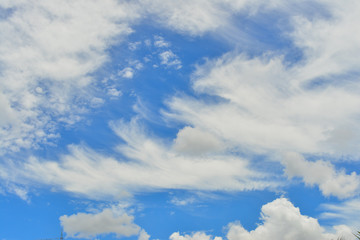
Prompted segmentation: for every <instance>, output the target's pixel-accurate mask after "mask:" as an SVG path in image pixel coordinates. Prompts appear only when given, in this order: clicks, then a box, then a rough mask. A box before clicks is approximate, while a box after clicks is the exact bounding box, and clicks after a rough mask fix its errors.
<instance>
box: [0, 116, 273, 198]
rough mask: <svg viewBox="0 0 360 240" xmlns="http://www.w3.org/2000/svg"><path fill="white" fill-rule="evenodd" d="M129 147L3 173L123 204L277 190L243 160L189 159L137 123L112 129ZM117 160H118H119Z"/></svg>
mask: <svg viewBox="0 0 360 240" xmlns="http://www.w3.org/2000/svg"><path fill="white" fill-rule="evenodd" d="M111 126H112V128H113V129H114V131H115V133H116V134H117V135H118V136H119V137H120V138H121V139H122V140H123V141H124V142H125V143H124V144H121V145H118V146H117V148H116V150H117V151H118V152H119V153H121V156H123V157H118V158H115V157H111V156H107V155H105V154H101V153H98V152H95V151H94V150H92V149H90V148H87V147H84V146H76V145H71V146H69V153H68V154H66V155H62V156H61V157H60V159H59V161H50V160H41V159H37V158H35V157H31V158H29V159H28V160H27V161H25V162H23V163H20V162H19V163H11V162H10V163H8V164H3V165H1V167H0V169H2V170H3V172H4V173H6V174H5V175H4V176H2V177H3V178H5V179H7V180H8V181H10V182H15V183H21V184H24V185H27V184H32V183H33V182H36V183H40V184H43V185H49V186H52V187H53V188H54V189H61V190H64V191H68V192H72V193H77V194H82V195H85V196H87V197H89V198H96V199H118V198H122V197H124V196H127V194H128V193H136V192H139V191H142V190H156V189H192V190H221V191H242V190H253V189H264V188H267V187H275V186H277V183H276V182H274V181H271V180H269V179H267V177H266V174H264V173H259V172H256V171H254V170H252V169H251V168H250V166H249V163H248V161H247V160H245V159H242V158H240V157H238V156H231V155H224V154H220V155H218V154H214V155H208V156H191V157H189V156H186V155H180V154H178V153H177V152H174V151H171V150H169V149H171V146H168V145H166V144H164V143H162V141H161V140H160V139H156V138H154V137H153V138H150V137H149V136H148V135H146V134H145V130H144V129H143V128H142V127H141V125H139V124H138V123H137V122H136V121H135V120H133V121H132V122H130V123H124V122H122V121H118V122H113V123H112V124H111ZM115 155H117V154H115Z"/></svg>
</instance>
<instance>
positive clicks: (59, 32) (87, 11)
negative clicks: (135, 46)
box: [0, 0, 137, 154]
mask: <svg viewBox="0 0 360 240" xmlns="http://www.w3.org/2000/svg"><path fill="white" fill-rule="evenodd" d="M0 7H1V11H5V12H6V13H8V14H6V15H5V16H6V17H5V18H1V19H0V31H1V32H2V34H1V36H0V42H1V44H0V64H1V76H0V79H1V81H0V100H1V101H0V102H1V103H0V111H1V112H2V113H4V114H5V116H6V117H2V118H1V120H0V144H1V146H2V148H1V151H0V154H1V153H6V152H7V151H18V150H19V149H20V148H30V147H36V146H37V144H43V143H46V142H48V141H51V139H53V138H56V137H58V132H57V131H56V129H57V127H58V126H59V124H60V125H61V124H62V125H66V124H73V123H74V122H77V121H79V119H80V117H81V114H82V113H84V112H85V111H86V108H87V104H89V102H90V101H91V99H92V97H93V96H92V95H93V94H92V93H90V91H88V90H89V89H88V88H87V87H88V86H90V85H91V84H92V83H93V82H94V81H95V80H94V79H93V78H92V77H91V76H90V74H91V73H94V72H95V71H96V70H97V69H99V67H100V66H102V65H103V64H104V63H105V62H106V61H107V60H108V56H107V53H106V50H107V49H108V47H109V46H111V45H112V44H114V43H119V42H120V41H121V38H122V37H124V36H126V35H128V34H130V33H131V32H132V30H131V28H130V27H129V24H130V22H132V21H133V20H134V19H136V18H137V13H136V11H135V10H134V8H133V7H132V6H130V5H128V4H127V3H125V2H118V1H114V0H105V1H101V2H99V1H76V2H74V1H52V2H48V1H2V2H1V3H0Z"/></svg>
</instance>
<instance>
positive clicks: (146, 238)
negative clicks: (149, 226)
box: [138, 229, 150, 240]
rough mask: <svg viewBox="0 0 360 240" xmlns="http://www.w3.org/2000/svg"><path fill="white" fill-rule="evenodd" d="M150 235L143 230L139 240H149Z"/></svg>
mask: <svg viewBox="0 0 360 240" xmlns="http://www.w3.org/2000/svg"><path fill="white" fill-rule="evenodd" d="M149 238H150V235H149V234H148V233H147V232H146V231H145V230H144V229H141V231H140V234H139V237H138V240H149Z"/></svg>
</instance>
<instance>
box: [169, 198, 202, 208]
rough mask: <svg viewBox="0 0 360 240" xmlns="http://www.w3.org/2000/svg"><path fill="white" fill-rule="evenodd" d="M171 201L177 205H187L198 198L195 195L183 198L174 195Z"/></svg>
mask: <svg viewBox="0 0 360 240" xmlns="http://www.w3.org/2000/svg"><path fill="white" fill-rule="evenodd" d="M170 202H171V203H172V204H174V205H176V206H186V205H189V204H192V203H194V202H196V199H195V197H188V198H182V199H180V198H177V197H173V198H172V199H171V201H170Z"/></svg>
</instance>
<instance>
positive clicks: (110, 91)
mask: <svg viewBox="0 0 360 240" xmlns="http://www.w3.org/2000/svg"><path fill="white" fill-rule="evenodd" d="M107 93H108V94H109V95H110V96H113V97H120V96H121V95H122V92H121V91H120V90H118V89H116V88H109V89H108V92H107Z"/></svg>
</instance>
